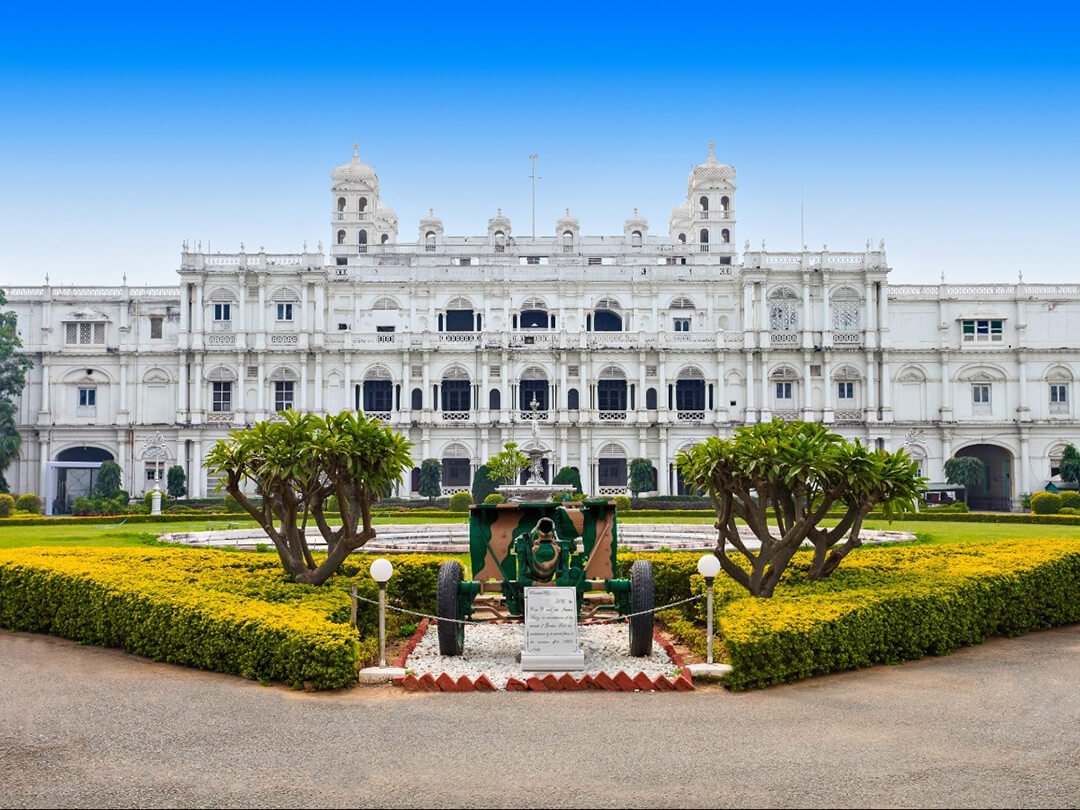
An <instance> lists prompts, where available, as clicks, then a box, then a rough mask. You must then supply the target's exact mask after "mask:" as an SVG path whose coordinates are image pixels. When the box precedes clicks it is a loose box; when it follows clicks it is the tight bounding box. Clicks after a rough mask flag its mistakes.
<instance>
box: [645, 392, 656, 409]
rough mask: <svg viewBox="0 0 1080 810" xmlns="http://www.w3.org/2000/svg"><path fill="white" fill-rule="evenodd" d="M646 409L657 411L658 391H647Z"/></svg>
mask: <svg viewBox="0 0 1080 810" xmlns="http://www.w3.org/2000/svg"><path fill="white" fill-rule="evenodd" d="M645 409H646V410H649V411H655V410H656V389H655V388H649V389H647V390H646V391H645Z"/></svg>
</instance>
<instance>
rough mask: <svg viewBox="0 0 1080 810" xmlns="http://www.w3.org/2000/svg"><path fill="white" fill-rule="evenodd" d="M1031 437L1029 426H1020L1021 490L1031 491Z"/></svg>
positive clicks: (1022, 491)
mask: <svg viewBox="0 0 1080 810" xmlns="http://www.w3.org/2000/svg"><path fill="white" fill-rule="evenodd" d="M1030 439H1031V437H1030V436H1029V435H1028V428H1026V427H1021V428H1020V481H1019V484H1020V492H1021V493H1024V492H1031V441H1030Z"/></svg>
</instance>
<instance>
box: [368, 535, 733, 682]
mask: <svg viewBox="0 0 1080 810" xmlns="http://www.w3.org/2000/svg"><path fill="white" fill-rule="evenodd" d="M387 564H388V565H389V563H387ZM697 570H698V573H699V574H701V575H702V576H703V577H705V611H706V618H705V645H706V646H705V650H706V652H705V663H707V664H711V663H712V662H713V656H712V640H713V580H714V579H716V575H717V574H719V573H720V560H719V559H717V557H716V555H715V554H706V555H704V556H703V557H702V558H701V559H700V560H698V564H697Z"/></svg>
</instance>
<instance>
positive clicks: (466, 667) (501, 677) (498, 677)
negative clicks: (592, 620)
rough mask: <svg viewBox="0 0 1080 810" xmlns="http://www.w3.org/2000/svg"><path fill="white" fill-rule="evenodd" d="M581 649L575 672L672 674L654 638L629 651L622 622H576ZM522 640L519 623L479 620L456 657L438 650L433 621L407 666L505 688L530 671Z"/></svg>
mask: <svg viewBox="0 0 1080 810" xmlns="http://www.w3.org/2000/svg"><path fill="white" fill-rule="evenodd" d="M578 633H579V635H578V638H579V640H580V642H581V650H582V652H584V653H585V669H584V670H581V671H578V672H574V673H573V675H574V676H575V677H581V676H583V675H599V674H600V673H601V672H606V673H608V674H609V675H614V674H615V673H616V672H618V671H619V670H622V671H623V672H625V673H626V674H627V675H629V676H630V677H633V676H634V675H635V674H637V673H638V672H644V673H645V674H646V675H648V676H649V677H650V678H656V677H658V676H660V675H674V674H676V669H677V668H676V667H675V665H674V664H673V663H672V662H671V659H670V658H669V657H668V654H667V653H666V652H665V651H664V649H663V648H662V647H661V646H660V645H659V644H653V650H652V655H650V656H648V657H647V658H633V657H631V656H630V650H629V647H630V636H629V630H628V628H627V626H626V625H625V624H582V625H578ZM524 646H525V626H524V625H523V624H478V625H469V626H468V627H466V628H465V652H464V654H463V655H461V656H460V657H457V656H455V657H450V656H445V657H444V656H442V655H439V633H438V628H437V627H436V626H435V624H434V623H432V625H431V626H430V627H429V628H428V631H427V633H425V634H424V637H423V638H422V639H420V643H418V644H417V645H416V649H414V650H413V652H412V655H410V656H409V658H408V660H407V661H406V662H405V666H406V667H407V668H408V669H409V670H411V671H412V672H414V673H416V675H418V676H419V675H425V674H427V673H431V674H432V675H439V674H440V673H442V672H445V673H446V674H447V675H451V676H452V677H454V678H455V679H456V678H460V677H461V676H462V675H468V676H469V677H470V678H473V679H476V678H478V677H479V676H480V675H487V676H488V679H489V680H490V681H491V682H492V683H493V684H495V686H496V687H498V688H499V689H504V688H506V682H507V681H508V680H509V679H510V678H511V677H517V678H522V677H525V676H528V675H531V674H533V673H524V674H523V673H522V670H521V664H519V663H518V660H517V656H518V653H520V652H521V650H522V649H523V648H524Z"/></svg>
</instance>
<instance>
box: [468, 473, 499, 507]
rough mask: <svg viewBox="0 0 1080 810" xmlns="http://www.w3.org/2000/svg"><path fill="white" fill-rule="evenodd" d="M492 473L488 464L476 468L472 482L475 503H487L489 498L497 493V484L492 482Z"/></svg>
mask: <svg viewBox="0 0 1080 810" xmlns="http://www.w3.org/2000/svg"><path fill="white" fill-rule="evenodd" d="M490 472H491V470H490V469H489V468H488V465H487V464H481V465H480V466H479V467H477V468H476V474H475V475H473V482H472V496H473V503H487V496H488V495H490V494H491V493H493V492H494V491H495V487H496V486H497V484H496V483H495V482H494V481H492V480H491V477H490V476H489V473H490Z"/></svg>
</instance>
